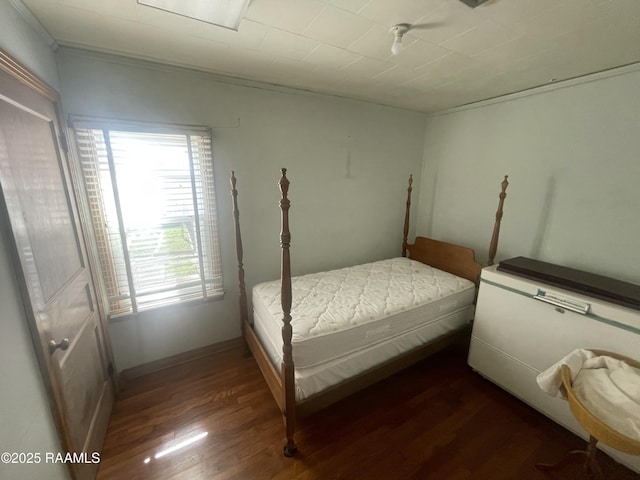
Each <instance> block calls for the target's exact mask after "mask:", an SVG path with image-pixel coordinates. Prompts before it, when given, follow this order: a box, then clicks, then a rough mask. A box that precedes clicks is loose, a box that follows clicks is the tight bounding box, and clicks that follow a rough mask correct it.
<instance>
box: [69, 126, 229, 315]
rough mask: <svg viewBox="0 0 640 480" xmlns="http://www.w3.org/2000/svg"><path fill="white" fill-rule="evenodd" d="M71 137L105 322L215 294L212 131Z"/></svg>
mask: <svg viewBox="0 0 640 480" xmlns="http://www.w3.org/2000/svg"><path fill="white" fill-rule="evenodd" d="M74 131H75V137H76V142H77V147H78V153H79V159H80V165H81V171H82V176H83V179H84V185H85V192H86V196H87V203H88V208H89V212H90V217H91V223H92V225H93V232H94V237H95V246H96V250H97V254H98V263H99V266H100V270H101V283H102V288H103V292H104V294H105V296H106V299H107V301H108V309H109V315H110V316H116V315H122V314H128V313H135V312H138V311H141V310H146V309H150V308H154V307H158V306H163V305H168V304H174V303H176V302H182V301H185V300H192V299H206V298H211V297H215V296H219V295H221V294H222V288H223V284H222V273H221V262H220V253H219V245H218V234H217V227H216V203H215V192H214V178H213V160H212V155H211V136H210V134H209V132H208V130H207V129H192V128H189V129H182V128H173V127H171V128H166V127H165V128H145V127H144V126H140V125H135V126H134V125H113V124H109V125H107V126H105V125H102V126H98V125H93V124H90V123H89V124H87V123H86V122H74Z"/></svg>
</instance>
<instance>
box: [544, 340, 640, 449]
mask: <svg viewBox="0 0 640 480" xmlns="http://www.w3.org/2000/svg"><path fill="white" fill-rule="evenodd" d="M562 365H567V366H568V367H569V370H570V372H571V381H572V388H573V391H574V393H575V395H576V397H578V399H580V401H581V402H582V403H583V404H584V406H585V407H586V408H587V409H588V410H589V411H590V412H591V413H592V414H593V415H595V416H596V417H598V418H599V419H600V420H602V422H604V423H605V424H607V425H608V426H609V427H611V428H613V429H614V430H617V431H618V432H620V433H622V434H624V435H626V436H628V437H631V438H635V439H640V370H639V369H637V368H633V367H631V366H630V365H628V364H627V363H625V362H623V361H622V360H618V359H615V358H612V357H609V356H606V355H596V354H595V353H593V352H592V351H590V350H585V349H577V350H574V351H573V352H571V353H570V354H569V355H567V356H566V357H564V358H563V359H562V360H560V361H558V362H557V363H555V364H553V365H552V366H551V367H549V368H548V369H547V370H545V371H544V372H541V373H540V374H539V375H538V377H537V381H538V385H539V386H540V388H541V389H542V390H543V391H545V392H546V393H548V394H549V395H553V396H559V397H562V398H564V399H566V391H565V389H564V386H563V385H562V378H561V375H560V370H561V367H562Z"/></svg>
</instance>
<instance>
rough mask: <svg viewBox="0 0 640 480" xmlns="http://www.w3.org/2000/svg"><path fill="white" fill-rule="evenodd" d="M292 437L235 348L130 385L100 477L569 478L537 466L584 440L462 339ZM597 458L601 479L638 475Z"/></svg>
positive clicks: (571, 473)
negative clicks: (291, 443) (494, 379)
mask: <svg viewBox="0 0 640 480" xmlns="http://www.w3.org/2000/svg"><path fill="white" fill-rule="evenodd" d="M189 439H195V440H194V441H193V443H191V444H189V445H184V442H186V441H188V440H189ZM296 439H297V443H298V448H299V453H298V454H297V455H296V457H295V458H285V457H284V456H283V455H282V453H281V452H282V445H283V443H284V431H283V423H282V419H281V415H280V413H279V411H278V408H277V407H276V404H275V402H274V400H273V398H272V397H271V395H270V393H269V391H268V389H267V386H266V384H265V383H264V380H263V379H262V376H261V374H260V372H259V370H258V367H257V366H256V364H255V361H254V360H253V358H251V357H248V358H247V357H244V356H243V349H242V348H234V349H231V350H228V351H225V352H220V353H216V354H215V355H211V356H209V357H206V358H203V359H199V360H196V361H193V362H190V363H187V364H183V365H179V366H177V367H172V368H170V369H167V370H164V371H162V372H156V373H152V374H149V375H146V376H144V377H141V378H138V379H136V380H135V381H133V382H131V383H130V384H129V385H128V386H126V387H125V388H124V389H123V391H122V392H121V395H120V398H119V400H118V401H117V403H116V406H115V409H114V412H113V415H112V418H111V423H110V425H109V431H108V434H107V438H106V442H105V445H104V449H103V451H102V457H101V458H102V462H101V465H100V469H99V472H98V478H99V479H103V480H106V479H118V480H120V479H157V480H167V479H172V480H178V479H185V480H186V479H188V480H199V479H260V480H262V479H274V480H281V479H295V480H310V479H322V480H329V479H349V480H352V479H385V480H387V479H392V480H399V479H415V480H427V479H435V480H458V479H487V480H500V479H521V480H536V479H540V480H544V479H571V480H573V479H577V478H580V465H577V464H573V465H569V466H567V467H566V468H564V469H562V470H560V471H559V472H556V473H554V474H553V475H550V474H549V475H548V474H544V473H542V472H540V471H538V470H536V468H535V466H534V465H535V463H536V462H540V461H543V462H544V461H547V462H549V461H551V462H552V461H555V460H558V459H560V458H562V457H564V455H565V453H566V452H568V451H569V450H572V449H576V448H580V449H581V448H583V447H584V445H585V442H584V441H583V440H582V439H580V438H578V437H577V436H575V435H573V434H572V433H570V432H569V431H567V430H565V429H564V428H562V427H560V426H558V425H556V424H555V423H554V422H552V421H551V420H549V419H547V418H546V417H544V416H543V415H541V414H539V413H538V412H537V411H535V410H533V409H532V408H530V407H528V406H527V405H525V404H524V403H522V402H520V401H518V400H516V399H515V398H514V397H512V396H510V395H509V394H507V393H506V392H504V391H502V390H501V389H499V388H498V387H496V386H495V385H493V384H492V383H490V382H488V381H487V380H485V379H483V378H482V377H481V376H479V375H478V374H476V373H474V372H473V371H472V370H471V369H470V368H469V367H468V366H467V364H466V351H465V350H464V349H460V348H451V349H449V350H447V351H444V352H441V353H440V354H437V355H435V356H433V357H431V358H429V359H427V360H426V361H423V362H421V363H419V364H417V365H415V366H414V367H412V368H409V369H407V370H405V371H403V372H401V373H399V374H397V375H395V376H393V377H392V378H389V379H387V380H386V381H383V382H381V383H379V384H377V385H375V386H374V387H371V388H368V389H366V390H364V391H362V392H360V393H358V394H356V395H354V396H352V397H350V398H348V399H346V400H345V401H342V402H340V403H338V404H336V405H334V406H332V407H329V408H327V409H325V410H323V411H321V412H318V413H316V414H314V415H311V416H309V417H307V418H304V419H302V420H300V421H299V423H298V430H297V437H296ZM181 444H183V446H182V447H181V448H177V449H175V451H169V452H168V453H165V452H166V451H167V449H169V448H170V447H174V448H175V447H176V446H178V447H180V445H181ZM158 454H160V455H158ZM156 457H157V458H156ZM598 460H599V463H600V466H601V468H602V469H603V471H604V474H605V478H607V479H608V480H622V479H635V480H639V479H640V475H637V474H635V473H633V472H631V471H630V470H629V469H627V468H625V467H624V466H622V465H620V464H618V463H616V462H615V461H613V460H612V459H611V458H610V457H608V456H607V455H605V454H604V453H602V452H599V454H598Z"/></svg>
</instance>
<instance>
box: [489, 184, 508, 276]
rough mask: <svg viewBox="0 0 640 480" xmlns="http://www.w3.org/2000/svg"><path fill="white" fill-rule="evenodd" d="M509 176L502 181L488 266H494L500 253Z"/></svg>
mask: <svg viewBox="0 0 640 480" xmlns="http://www.w3.org/2000/svg"><path fill="white" fill-rule="evenodd" d="M507 178H509V175H505V176H504V180H503V181H502V191H501V192H500V195H499V197H500V201H499V202H498V211H497V212H496V223H495V224H494V225H493V235H492V236H491V244H490V245H489V263H488V264H487V265H489V266H491V265H493V260H494V258H495V257H496V252H497V251H498V238H499V237H500V221H501V220H502V207H503V206H504V199H505V198H506V197H507V187H508V186H509V182H508V181H507Z"/></svg>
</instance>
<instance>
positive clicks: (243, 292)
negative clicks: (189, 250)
mask: <svg viewBox="0 0 640 480" xmlns="http://www.w3.org/2000/svg"><path fill="white" fill-rule="evenodd" d="M231 201H232V204H233V220H234V223H235V232H236V253H237V255H238V284H239V288H240V298H239V302H240V329H241V331H242V338H243V339H244V342H245V354H246V355H249V353H250V351H249V345H248V343H247V336H246V335H245V334H246V332H245V329H246V328H247V325H248V324H249V313H248V306H247V289H246V286H245V282H244V266H243V264H242V257H243V251H242V237H241V235H240V211H239V210H238V190H236V175H235V172H234V171H233V170H232V171H231Z"/></svg>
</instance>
